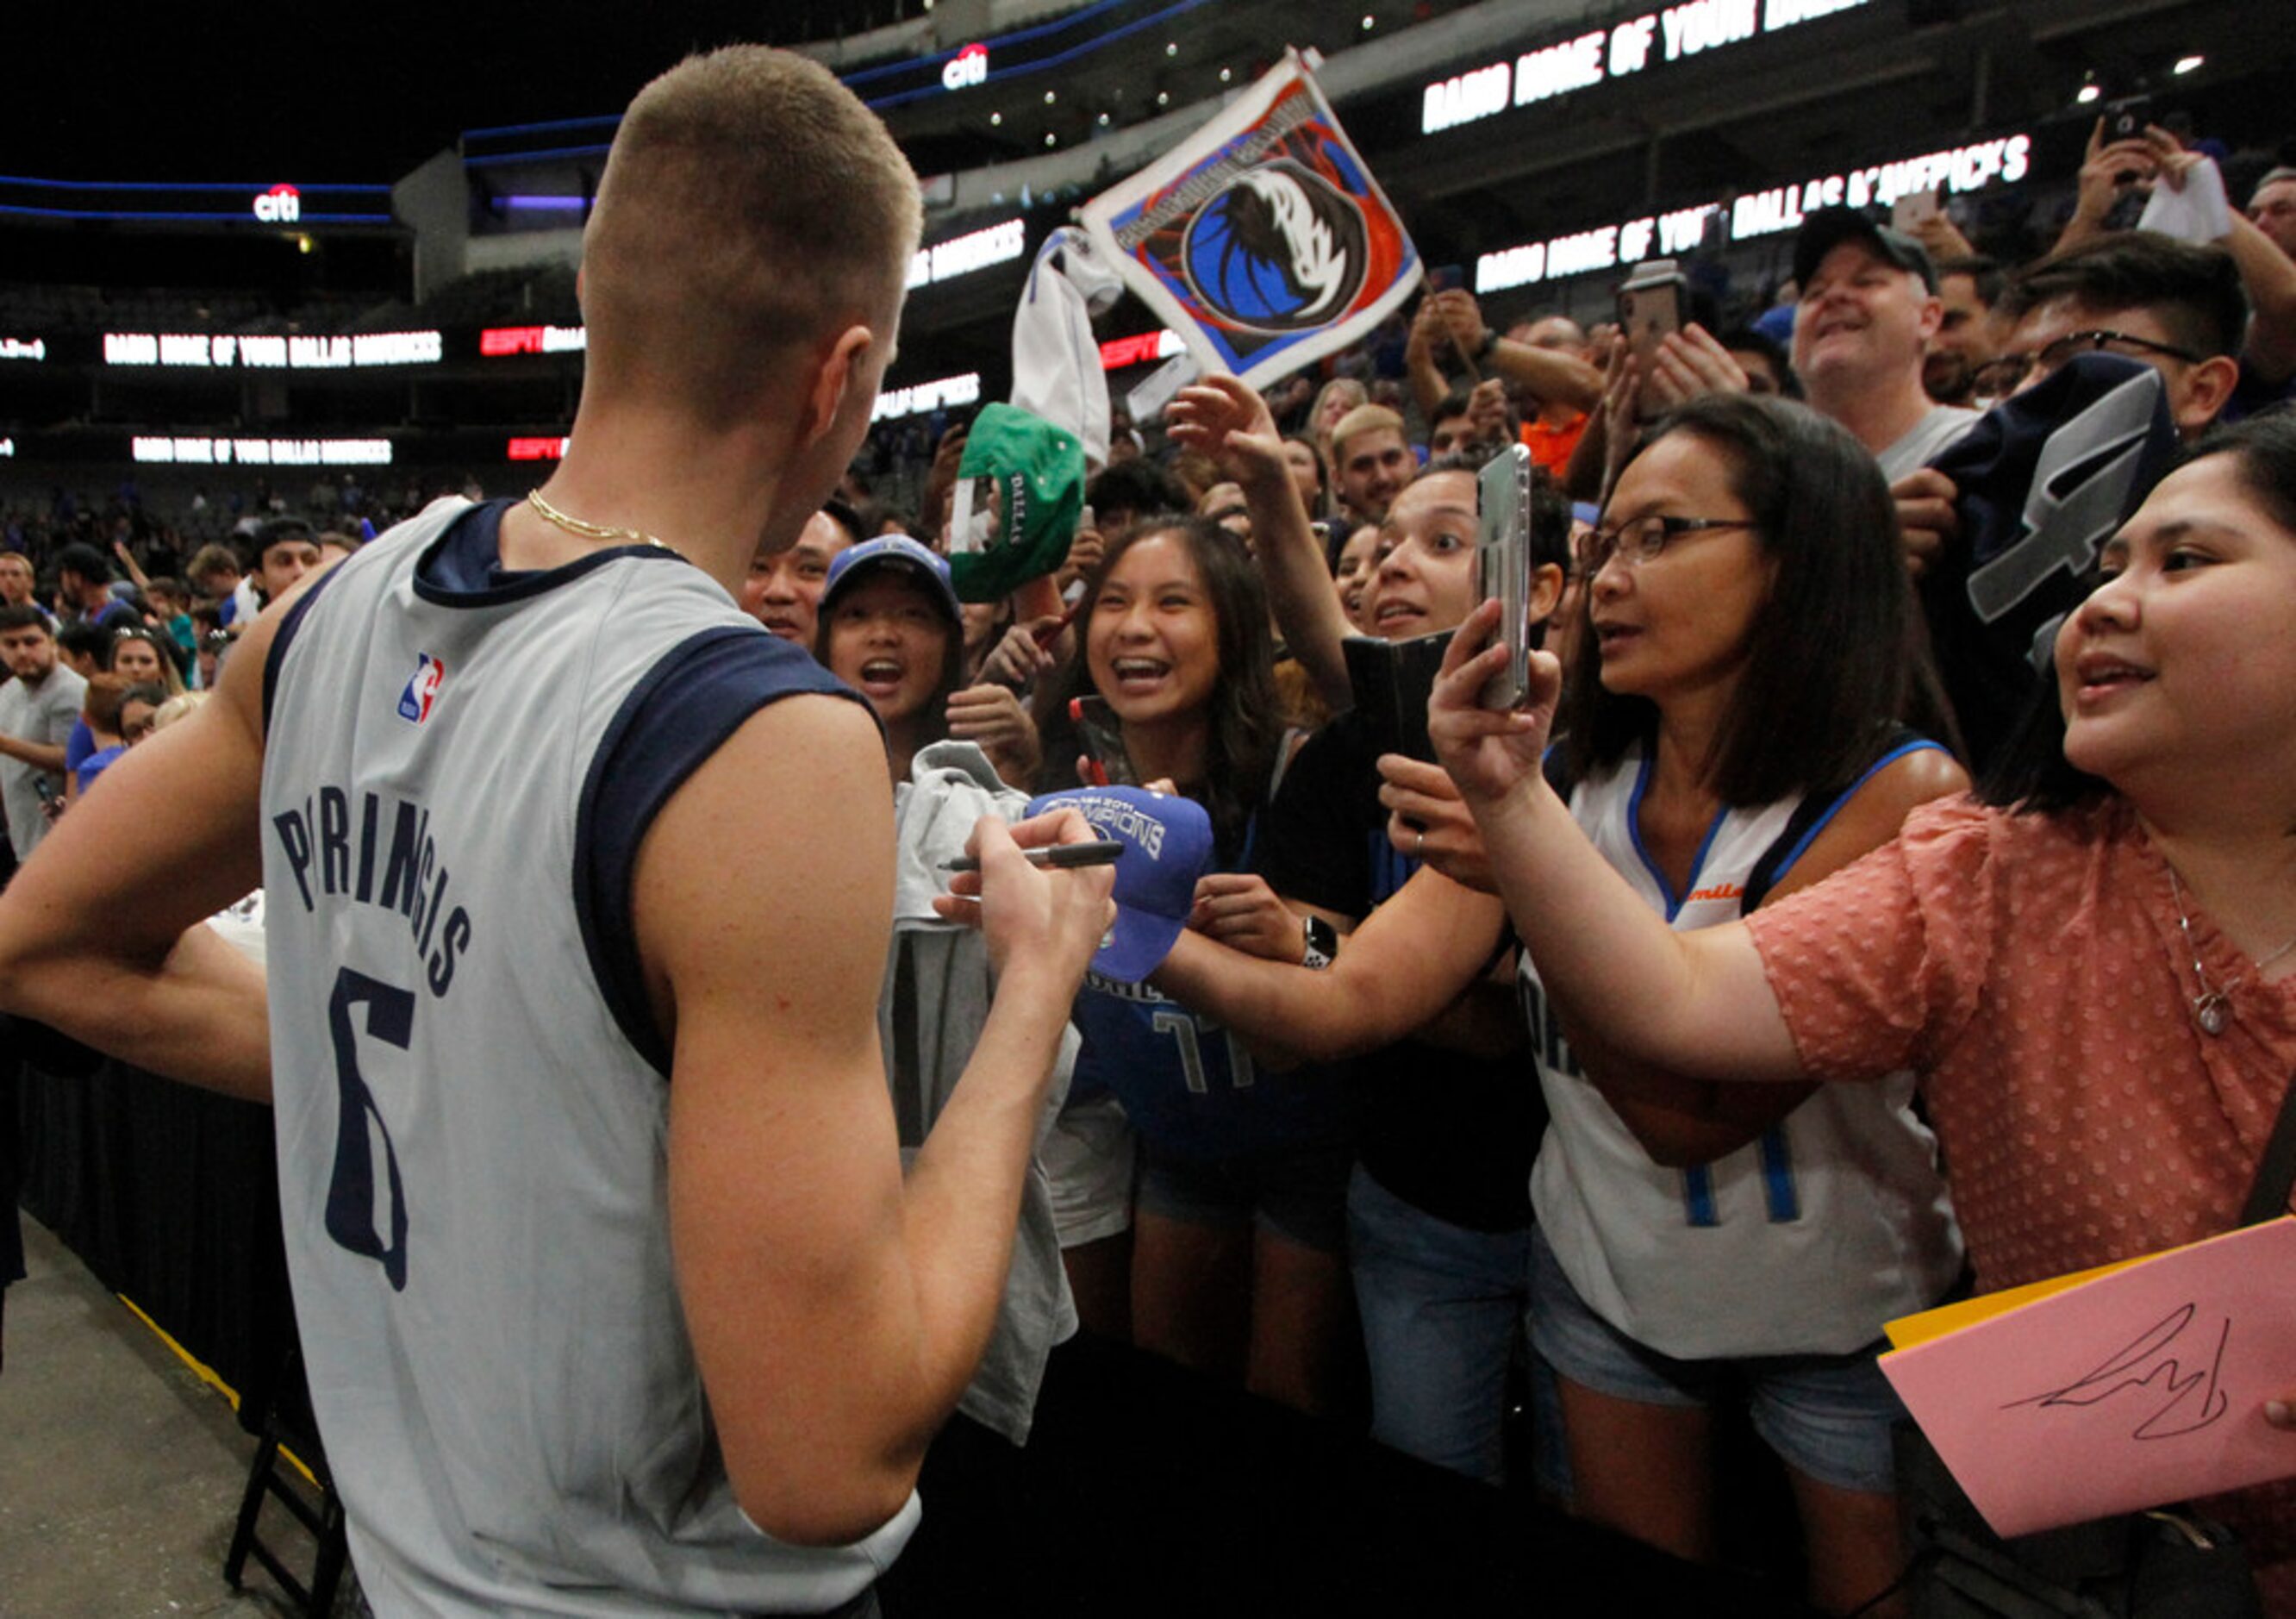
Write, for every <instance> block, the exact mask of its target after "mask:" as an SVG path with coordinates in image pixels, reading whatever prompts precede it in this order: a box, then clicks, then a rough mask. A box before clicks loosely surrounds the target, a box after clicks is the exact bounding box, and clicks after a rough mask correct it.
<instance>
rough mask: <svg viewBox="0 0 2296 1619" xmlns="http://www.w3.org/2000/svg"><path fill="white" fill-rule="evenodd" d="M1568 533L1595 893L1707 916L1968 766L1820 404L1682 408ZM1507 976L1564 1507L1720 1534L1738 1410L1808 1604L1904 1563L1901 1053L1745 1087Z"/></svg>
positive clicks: (1887, 546) (1767, 894)
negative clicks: (1899, 1458) (1679, 1064)
mask: <svg viewBox="0 0 2296 1619" xmlns="http://www.w3.org/2000/svg"><path fill="white" fill-rule="evenodd" d="M1585 555H1586V559H1587V566H1588V569H1589V572H1588V575H1587V580H1586V584H1585V594H1584V605H1583V607H1582V609H1581V614H1582V622H1581V623H1580V624H1579V634H1578V638H1577V643H1576V646H1575V655H1576V659H1577V662H1576V666H1575V668H1574V670H1572V672H1571V675H1570V680H1569V683H1568V686H1567V695H1566V696H1565V698H1564V700H1563V707H1564V713H1563V716H1562V719H1561V720H1560V722H1559V724H1558V730H1559V732H1560V733H1561V734H1562V737H1563V740H1562V744H1561V745H1560V751H1559V755H1558V756H1557V758H1555V759H1554V760H1552V761H1550V766H1549V768H1550V771H1551V772H1552V776H1551V779H1553V780H1554V782H1555V784H1556V789H1557V791H1558V792H1561V793H1563V794H1564V795H1565V796H1566V798H1567V801H1568V802H1569V804H1570V816H1571V818H1573V819H1574V820H1576V821H1577V822H1578V824H1579V827H1580V828H1581V830H1582V831H1584V832H1585V833H1586V834H1587V836H1588V837H1589V838H1591V839H1592V840H1593V841H1594V843H1595V847H1596V848H1597V849H1599V850H1600V851H1602V854H1603V858H1604V859H1605V860H1606V861H1607V862H1608V864H1609V865H1610V867H1611V869H1612V870H1614V871H1615V872H1617V873H1618V875H1620V877H1622V878H1624V879H1625V881H1626V884H1627V886H1628V889H1630V890H1631V892H1632V900H1631V901H1629V900H1628V899H1627V897H1626V896H1625V895H1624V894H1621V895H1620V896H1618V899H1617V901H1616V902H1618V903H1628V902H1632V903H1636V904H1638V905H1640V906H1642V907H1644V908H1647V909H1649V910H1651V911H1652V912H1655V913H1657V914H1658V915H1660V916H1663V917H1664V918H1665V919H1666V921H1667V923H1668V925H1669V926H1672V927H1676V928H1688V927H1694V926H1701V925H1705V924H1707V923H1710V922H1716V921H1722V920H1726V919H1732V918H1734V917H1736V916H1739V915H1740V914H1742V912H1744V911H1749V910H1751V909H1753V908H1756V907H1757V906H1759V905H1761V904H1764V903H1767V901H1769V900H1774V899H1775V898H1777V897H1779V896H1781V895H1784V894H1787V893H1791V892H1793V891H1795V890H1797V889H1801V888H1806V887H1808V885H1809V884H1811V883H1815V882H1816V881H1817V880H1819V879H1820V878H1822V877H1824V876H1825V875H1829V874H1830V873H1832V872H1833V871H1836V870H1838V869H1840V868H1841V867H1843V866H1846V865H1848V864H1849V862H1850V861H1852V860H1854V859H1857V857H1858V856H1860V855H1862V854H1865V853H1866V851H1869V850H1872V849H1874V848H1875V847H1877V846H1878V845H1880V844H1882V843H1883V842H1887V841H1888V840H1889V839H1890V837H1892V836H1893V835H1895V834H1896V833H1897V830H1898V826H1899V824H1900V823H1901V822H1902V821H1903V820H1904V818H1905V817H1906V815H1907V811H1909V810H1911V809H1914V808H1915V806H1916V805H1919V804H1921V803H1923V802H1925V801H1929V800H1931V799H1934V798H1938V797H1940V796H1943V795H1945V794H1948V793H1959V792H1961V791H1962V790H1964V788H1965V787H1966V786H1967V785H1968V778H1967V777H1966V776H1965V775H1964V772H1963V771H1962V769H1961V768H1960V766H1958V765H1957V764H1956V763H1955V762H1954V760H1953V759H1952V757H1951V755H1950V754H1948V752H1945V751H1944V750H1943V748H1941V747H1940V746H1939V744H1937V743H1935V742H1932V741H1930V740H1927V739H1925V738H1923V737H1921V736H1916V735H1915V734H1914V733H1912V732H1910V731H1908V730H1907V728H1906V727H1904V726H1903V725H1902V724H1901V723H1900V722H1901V720H1902V719H1904V717H1905V716H1906V715H1907V713H1908V712H1909V711H1911V710H1912V708H1913V706H1914V703H1913V701H1912V700H1913V699H1914V697H1915V689H1914V688H1915V682H1914V678H1913V675H1912V672H1911V671H1913V670H1915V669H1916V668H1917V667H1918V664H1919V660H1918V655H1917V653H1915V650H1914V647H1915V642H1914V640H1913V638H1912V634H1913V631H1912V623H1913V620H1912V612H1911V600H1910V593H1909V590H1908V588H1907V583H1906V578H1905V570H1904V565H1903V563H1901V562H1900V561H1899V560H1898V536H1897V526H1896V522H1895V521H1894V516H1893V512H1892V508H1891V505H1890V496H1889V491H1888V489H1887V488H1886V487H1885V486H1884V484H1883V482H1882V477H1881V473H1880V471H1879V469H1878V468H1876V467H1875V465H1874V461H1873V457H1872V456H1869V455H1867V454H1866V452H1865V451H1864V450H1863V449H1862V448H1860V447H1859V446H1858V445H1857V442H1856V441H1855V440H1852V439H1851V438H1850V437H1849V435H1848V434H1847V433H1846V432H1844V431H1842V430H1841V428H1840V427H1838V426H1836V425H1835V424H1833V423H1831V422H1829V421H1827V420H1825V418H1823V417H1821V416H1819V415H1816V414H1815V413H1814V412H1811V411H1809V410H1807V409H1804V408H1802V407H1800V406H1796V405H1792V404H1788V403H1785V402H1783V401H1779V400H1774V399H1759V398H1754V397H1751V396H1747V395H1715V396H1710V397H1708V398H1704V399H1698V400H1696V401H1694V402H1693V403H1692V404H1690V405H1688V406H1686V407H1684V408H1682V409H1681V410H1678V411H1677V412H1675V413H1674V414H1673V415H1670V416H1669V417H1667V418H1666V419H1664V420H1663V421H1661V423H1659V424H1658V425H1657V426H1656V427H1655V428H1654V429H1653V430H1652V432H1651V434H1650V435H1649V436H1648V438H1647V439H1646V440H1645V441H1644V443H1643V445H1642V446H1641V447H1640V448H1638V449H1637V450H1636V452H1635V453H1634V455H1633V456H1632V458H1631V459H1629V460H1628V462H1627V463H1626V464H1625V466H1624V467H1623V469H1622V470H1621V472H1620V476H1619V479H1618V481H1617V484H1616V486H1615V488H1614V489H1613V490H1612V492H1611V498H1610V502H1609V505H1608V506H1607V508H1606V510H1605V511H1604V513H1603V517H1602V521H1601V522H1600V524H1599V525H1598V527H1597V529H1596V530H1595V533H1594V534H1593V535H1592V536H1591V537H1590V538H1589V539H1588V541H1587V547H1586V551H1585ZM1521 989H1522V996H1523V1007H1524V1013H1525V1016H1526V1017H1527V1019H1528V1021H1529V1024H1530V1032H1531V1048H1532V1052H1533V1056H1534V1059H1535V1061H1536V1063H1537V1066H1538V1078H1539V1082H1540V1084H1541V1085H1542V1087H1543V1088H1544V1089H1545V1091H1546V1103H1547V1108H1548V1113H1549V1119H1550V1122H1549V1125H1548V1129H1547V1134H1546V1140H1545V1143H1544V1145H1543V1146H1542V1147H1541V1149H1540V1152H1539V1155H1538V1164H1537V1167H1536V1168H1535V1169H1534V1171H1532V1176H1531V1200H1532V1204H1533V1206H1534V1208H1535V1210H1536V1212H1537V1216H1538V1236H1537V1238H1536V1241H1535V1245H1534V1254H1533V1260H1532V1264H1533V1278H1532V1283H1531V1297H1532V1304H1531V1336H1532V1341H1533V1342H1534V1344H1536V1345H1537V1346H1538V1350H1539V1352H1540V1353H1541V1354H1542V1356H1544V1357H1545V1359H1546V1360H1547V1361H1548V1362H1549V1363H1550V1364H1551V1365H1553V1366H1554V1369H1555V1371H1556V1373H1557V1375H1558V1377H1559V1378H1560V1383H1561V1392H1562V1414H1563V1427H1564V1434H1565V1440H1566V1444H1567V1448H1568V1451H1569V1455H1570V1467H1571V1475H1572V1483H1573V1492H1574V1506H1575V1509H1576V1510H1577V1511H1578V1512H1579V1514H1580V1515H1582V1516H1587V1517H1591V1518H1594V1519H1596V1520H1598V1521H1600V1522H1603V1523H1606V1524H1611V1526H1613V1527H1615V1528H1619V1529H1621V1530H1624V1531H1625V1532H1626V1533H1629V1534H1632V1535H1635V1536H1636V1537H1637V1538H1638V1539H1641V1540H1644V1541H1650V1542H1652V1543H1653V1544H1655V1545H1659V1546H1661V1547H1663V1548H1665V1549H1668V1550H1670V1551H1673V1552H1675V1553H1677V1555H1679V1556H1683V1557H1689V1558H1692V1559H1694V1560H1710V1559H1712V1558H1713V1557H1715V1555H1716V1542H1715V1527H1714V1519H1715V1510H1714V1507H1715V1500H1716V1498H1717V1492H1718V1485H1720V1484H1722V1483H1724V1481H1721V1480H1718V1478H1716V1476H1715V1475H1714V1471H1713V1467H1712V1459H1713V1449H1712V1447H1713V1442H1714V1432H1715V1423H1716V1414H1717V1412H1718V1410H1719V1409H1721V1408H1723V1407H1724V1406H1725V1405H1731V1404H1743V1405H1744V1406H1746V1407H1747V1408H1748V1409H1749V1412H1750V1415H1751V1419H1752V1424H1753V1426H1754V1428H1755V1430H1756V1432H1757V1433H1758V1434H1760V1436H1761V1437H1762V1439H1763V1440H1764V1441H1765V1442H1767V1444H1768V1445H1769V1447H1770V1448H1771V1449H1772V1450H1773V1451H1775V1452H1776V1453H1777V1454H1778V1456H1779V1458H1780V1459H1782V1460H1783V1461H1784V1464H1785V1468H1786V1474H1787V1477H1788V1479H1789V1480H1790V1482H1791V1483H1792V1491H1793V1495H1794V1499H1795V1502H1796V1505H1797V1507H1798V1508H1799V1509H1800V1516H1801V1520H1802V1527H1803V1530H1804V1539H1805V1541H1806V1542H1807V1545H1808V1572H1809V1581H1808V1586H1809V1597H1810V1599H1811V1601H1812V1602H1813V1604H1814V1605H1815V1606H1816V1607H1819V1608H1821V1609H1823V1610H1825V1611H1829V1612H1835V1613H1841V1612H1846V1611H1848V1610H1849V1609H1850V1608H1853V1607H1857V1605H1858V1604H1860V1603H1861V1602H1864V1601H1865V1600H1866V1599H1867V1598H1871V1597H1873V1596H1874V1594H1875V1593H1877V1592H1878V1591H1880V1590H1882V1588H1883V1587H1885V1586H1887V1585H1888V1584H1889V1583H1890V1581H1891V1579H1892V1578H1893V1577H1894V1576H1895V1574H1896V1573H1897V1571H1898V1566H1899V1562H1900V1557H1899V1549H1898V1525H1897V1517H1896V1506H1895V1497H1894V1494H1893V1493H1892V1468H1891V1451H1890V1425H1891V1423H1892V1422H1893V1421H1895V1420H1897V1419H1898V1418H1899V1417H1900V1416H1901V1415H1902V1408H1901V1407H1900V1406H1899V1405H1898V1401H1897V1400H1896V1397H1895V1396H1894V1394H1893V1393H1891V1391H1890V1388H1889V1385H1888V1384H1887V1382H1886V1381H1885V1379H1884V1378H1883V1377H1882V1374H1881V1372H1880V1370H1879V1369H1878V1368H1877V1367H1876V1366H1875V1364H1874V1346H1875V1341H1876V1340H1877V1339H1878V1338H1879V1337H1880V1336H1881V1333H1882V1324H1883V1323H1884V1322H1886V1321H1888V1320H1890V1319H1893V1318H1894V1317H1897V1316H1899V1315H1904V1314H1907V1313H1910V1312H1912V1311H1918V1310H1922V1309H1924V1308H1926V1307H1928V1306H1929V1305H1931V1304H1933V1303H1937V1302H1938V1301H1939V1298H1940V1297H1942V1296H1943V1294H1945V1293H1946V1292H1947V1290H1948V1288H1949V1287H1950V1286H1952V1284H1953V1281H1954V1279H1955V1278H1956V1275H1957V1274H1958V1272H1959V1270H1960V1267H1961V1257H1962V1250H1961V1239H1960V1236H1959V1233H1958V1231H1957V1229H1956V1226H1955V1224H1954V1219H1953V1215H1952V1212H1951V1209H1950V1206H1949V1204H1948V1200H1947V1197H1946V1191H1945V1185H1944V1182H1943V1179H1942V1178H1941V1176H1940V1174H1939V1169H1938V1164H1937V1159H1936V1146H1935V1142H1934V1140H1933V1139H1932V1138H1931V1135H1930V1132H1929V1130H1928V1129H1927V1128H1926V1127H1925V1126H1924V1125H1923V1123H1922V1122H1921V1121H1920V1120H1919V1119H1918V1118H1916V1117H1915V1114H1914V1113H1913V1111H1912V1108H1911V1102H1912V1099H1913V1089H1914V1080H1913V1076H1912V1075H1911V1074H1910V1073H1898V1074H1894V1075H1892V1076H1890V1078H1888V1079H1886V1080H1884V1081H1882V1082H1880V1083H1878V1084H1874V1085H1870V1086H1858V1087H1841V1088H1828V1089H1823V1090H1821V1089H1818V1088H1817V1087H1815V1086H1810V1085H1803V1086H1800V1087H1791V1088H1789V1087H1778V1088H1774V1089H1764V1090H1761V1091H1759V1093H1756V1094H1754V1095H1753V1096H1751V1097H1747V1096H1745V1095H1744V1094H1743V1093H1742V1092H1739V1091H1736V1090H1728V1089H1718V1088H1716V1087H1714V1086H1711V1085H1706V1084H1703V1083H1699V1082H1694V1081H1687V1080H1684V1079H1681V1078H1679V1077H1677V1076H1676V1075H1674V1074H1671V1073H1669V1072H1664V1071H1661V1070H1658V1069H1655V1068H1652V1067H1650V1066H1648V1065H1646V1064H1636V1063H1632V1062H1629V1061H1628V1060H1627V1059H1626V1058H1625V1057H1623V1056H1620V1054H1619V1053H1618V1052H1617V1051H1616V1050H1615V1049H1614V1048H1612V1046H1611V1043H1610V1042H1609V1041H1608V1040H1604V1039H1602V1038H1599V1037H1597V1036H1595V1035H1594V1034H1592V1033H1591V1032H1590V1031H1588V1030H1587V1027H1586V1026H1585V1024H1584V1023H1583V1022H1582V1021H1581V1020H1579V1018H1577V1017H1575V1016H1573V1015H1570V1013H1569V1012H1568V1011H1565V1012H1563V1013H1562V1014H1561V1015H1558V1012H1557V1009H1556V1007H1555V1006H1554V1004H1553V1003H1552V1002H1550V1000H1549V999H1548V998H1547V997H1546V994H1545V992H1544V990H1543V986H1542V983H1541V980H1540V978H1539V975H1538V972H1537V971H1536V969H1535V967H1533V966H1532V965H1531V964H1530V962H1529V960H1528V958H1526V960H1525V962H1524V964H1523V967H1522V974H1521ZM1618 994H1619V996H1620V1000H1621V1001H1622V1002H1626V1003H1631V1001H1632V999H1633V992H1632V990H1631V989H1630V988H1628V986H1625V985H1621V986H1620V988H1619V990H1618ZM1598 1081H1599V1084H1598Z"/></svg>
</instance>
